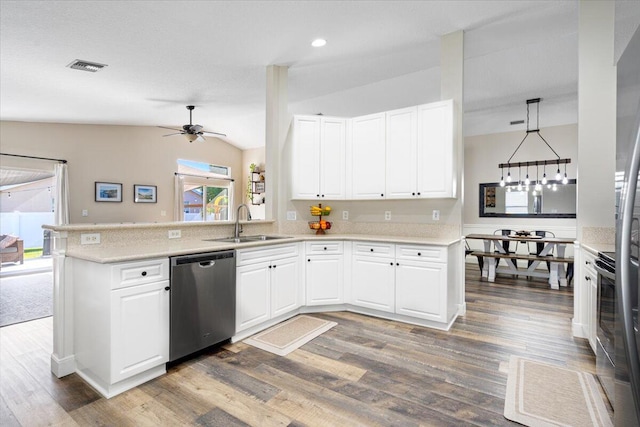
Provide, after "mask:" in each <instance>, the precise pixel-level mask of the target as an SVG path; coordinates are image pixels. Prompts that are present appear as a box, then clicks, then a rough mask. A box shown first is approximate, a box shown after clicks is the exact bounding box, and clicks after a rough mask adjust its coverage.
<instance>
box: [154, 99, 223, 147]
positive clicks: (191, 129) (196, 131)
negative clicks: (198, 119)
mask: <svg viewBox="0 0 640 427" xmlns="http://www.w3.org/2000/svg"><path fill="white" fill-rule="evenodd" d="M194 108H196V107H195V106H193V105H187V110H189V124H188V125H184V126H182V129H175V128H168V127H166V126H158V127H159V128H162V129H171V130H176V131H178V132H176V133H169V134H167V135H162V136H172V135H184V136H186V137H187V139H188V140H189V142H193V141H195V140H196V139H201V140H202V141H204V140H205V137H204V135H203V134H205V133H206V134H210V135H218V136H227V135H225V134H224V133H218V132H209V131H206V130H202V126H200V125H194V124H192V118H191V114H192V112H193V109H194Z"/></svg>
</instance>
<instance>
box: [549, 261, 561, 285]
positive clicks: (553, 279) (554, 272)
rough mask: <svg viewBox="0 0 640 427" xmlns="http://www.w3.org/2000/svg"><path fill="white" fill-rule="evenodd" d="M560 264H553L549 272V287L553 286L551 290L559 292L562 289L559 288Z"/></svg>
mask: <svg viewBox="0 0 640 427" xmlns="http://www.w3.org/2000/svg"><path fill="white" fill-rule="evenodd" d="M558 264H559V263H558V262H552V263H551V266H550V269H551V271H549V285H551V289H555V290H558V289H560V287H559V286H558Z"/></svg>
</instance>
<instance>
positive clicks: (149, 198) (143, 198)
mask: <svg viewBox="0 0 640 427" xmlns="http://www.w3.org/2000/svg"><path fill="white" fill-rule="evenodd" d="M157 190H158V187H156V186H155V185H139V184H135V185H134V186H133V201H134V202H136V203H156V202H157V201H158V198H157V196H156V194H157Z"/></svg>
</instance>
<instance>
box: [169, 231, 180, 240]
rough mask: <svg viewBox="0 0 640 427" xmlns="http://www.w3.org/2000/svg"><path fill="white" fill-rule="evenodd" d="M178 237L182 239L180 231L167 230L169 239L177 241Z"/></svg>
mask: <svg viewBox="0 0 640 427" xmlns="http://www.w3.org/2000/svg"><path fill="white" fill-rule="evenodd" d="M180 237H182V232H181V231H180V230H169V238H170V239H179V238H180Z"/></svg>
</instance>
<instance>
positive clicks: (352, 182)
mask: <svg viewBox="0 0 640 427" xmlns="http://www.w3.org/2000/svg"><path fill="white" fill-rule="evenodd" d="M347 127H348V132H347ZM345 155H346V156H345ZM345 158H346V161H345ZM292 161H293V165H292V167H293V169H292V170H293V174H292V199H325V200H340V199H345V198H346V199H349V200H380V199H412V198H455V197H456V182H457V179H456V178H457V177H456V174H457V170H456V167H455V166H456V163H455V162H456V158H455V150H454V143H453V101H451V100H448V101H441V102H434V103H431V104H424V105H419V106H416V107H410V108H403V109H399V110H393V111H387V112H384V113H378V114H370V115H367V116H361V117H355V118H352V119H339V118H329V117H321V116H295V117H294V137H293V155H292Z"/></svg>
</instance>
